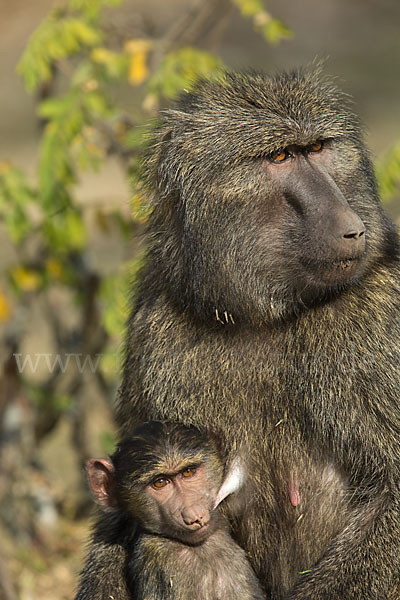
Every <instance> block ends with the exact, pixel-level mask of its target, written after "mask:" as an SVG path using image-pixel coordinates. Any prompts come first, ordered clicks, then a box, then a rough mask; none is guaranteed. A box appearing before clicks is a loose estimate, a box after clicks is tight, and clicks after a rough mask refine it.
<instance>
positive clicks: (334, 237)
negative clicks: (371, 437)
mask: <svg viewBox="0 0 400 600" xmlns="http://www.w3.org/2000/svg"><path fill="white" fill-rule="evenodd" d="M165 124H166V128H165V130H164V136H165V137H164V145H160V148H161V153H160V154H159V155H158V160H159V162H158V165H157V166H158V186H159V188H161V190H162V192H163V194H167V195H168V194H169V197H170V198H172V199H173V200H172V202H173V203H175V204H172V206H173V208H172V210H171V204H168V203H166V204H165V206H164V210H165V207H168V210H169V211H170V212H169V214H165V213H164V214H162V211H163V209H162V210H161V212H160V214H161V219H163V227H164V228H165V231H167V232H169V233H167V236H166V238H165V241H164V257H165V258H166V261H168V256H170V257H171V258H172V257H173V262H174V265H172V262H171V264H170V265H169V271H168V277H170V278H171V280H172V283H173V286H174V288H175V289H179V290H182V291H181V292H180V293H181V295H182V296H184V297H187V300H188V304H189V305H191V306H195V307H196V308H197V309H198V310H199V311H201V312H202V313H203V314H207V313H208V314H209V315H211V314H212V313H213V312H215V311H219V313H222V314H223V313H225V311H226V312H227V313H228V314H229V313H231V314H232V315H233V317H234V316H235V315H236V316H239V317H245V319H247V320H248V319H251V320H255V321H258V322H259V321H265V320H268V319H271V318H277V317H278V318H279V317H282V316H284V315H286V314H288V313H290V312H293V311H297V310H299V309H300V307H304V306H307V305H310V303H313V302H315V301H323V300H324V299H325V298H327V297H330V296H331V295H332V294H336V293H338V292H340V291H341V290H342V289H343V288H344V287H347V286H350V285H352V284H353V283H354V282H356V281H357V280H358V279H359V278H361V277H362V276H363V275H364V273H365V272H366V271H367V269H368V266H369V265H370V264H371V263H372V262H373V260H374V259H377V257H378V256H379V255H381V254H382V252H383V250H382V248H383V246H384V240H385V235H386V234H387V231H385V228H386V230H387V229H388V225H387V223H386V222H385V219H384V217H383V213H382V211H381V209H380V207H379V203H378V199H377V195H376V190H375V182H374V178H373V174H372V169H371V165H370V162H369V160H368V156H367V154H366V150H365V148H364V146H363V144H362V142H361V136H360V132H359V128H358V124H357V120H356V119H355V117H354V116H353V115H352V114H351V112H350V111H349V110H348V108H346V100H345V98H344V96H343V95H342V94H340V92H339V91H338V90H336V89H335V88H333V87H332V86H330V85H328V84H326V83H325V82H320V81H318V78H317V77H316V76H315V75H313V74H311V75H310V74H308V75H305V76H304V75H298V74H297V75H294V76H285V77H281V78H277V79H276V80H267V79H265V78H262V77H259V76H255V77H247V76H237V79H236V77H235V76H233V77H232V78H231V79H230V80H229V81H228V82H227V83H226V84H224V85H220V86H218V85H216V84H213V85H210V86H208V87H207V86H206V87H204V88H200V90H199V92H198V93H197V95H196V94H194V95H193V96H190V101H187V102H186V103H183V104H182V106H181V108H180V110H177V111H175V112H173V113H172V112H171V115H170V117H169V118H167V119H166V122H165ZM156 158H157V157H156ZM163 202H165V195H164V196H163ZM171 215H173V217H172V221H170V222H169V223H168V219H169V218H170V216H171ZM171 232H173V233H171ZM167 238H168V239H167ZM160 239H162V236H160ZM171 250H172V252H170V254H169V255H168V251H171ZM161 260H163V259H161ZM174 279H175V281H174ZM179 279H180V281H179Z"/></svg>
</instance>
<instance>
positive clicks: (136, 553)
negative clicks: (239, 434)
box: [77, 421, 264, 600]
mask: <svg viewBox="0 0 400 600" xmlns="http://www.w3.org/2000/svg"><path fill="white" fill-rule="evenodd" d="M193 465H196V466H197V468H195V469H194V470H193ZM203 466H204V470H201V467H203ZM187 468H190V469H191V470H193V472H194V474H193V475H191V476H190V481H189V479H186V480H185V479H182V475H181V471H182V470H183V469H187ZM88 470H89V478H90V483H91V487H92V491H93V493H94V495H95V498H97V499H98V500H99V501H100V503H101V504H102V505H103V507H106V508H107V510H108V511H111V512H108V513H107V514H106V515H105V517H104V519H103V521H102V525H103V528H104V526H105V530H106V531H107V530H108V531H109V532H110V533H111V534H112V535H114V540H113V539H112V537H111V536H110V537H109V547H108V551H107V550H106V549H105V548H104V546H105V544H104V546H103V548H102V545H101V544H98V542H96V541H95V543H94V544H92V548H91V554H90V555H89V558H88V564H87V567H86V568H85V569H84V570H83V572H82V575H81V582H80V587H79V592H78V596H77V598H79V599H80V600H96V599H97V598H104V599H105V598H108V599H110V598H114V600H117V599H119V600H128V599H133V598H134V599H135V600H161V599H162V600H188V599H190V598H196V599H197V600H222V599H225V598H226V599H228V598H229V599H230V600H263V599H264V594H263V592H262V589H261V586H260V584H259V583H258V581H257V579H256V577H255V575H254V572H253V570H252V568H251V567H250V564H249V561H248V559H247V557H246V554H245V552H244V551H243V550H242V548H240V546H239V545H238V544H237V543H236V542H234V541H233V539H232V537H231V536H230V534H229V525H228V523H227V521H226V519H224V518H223V517H221V514H220V512H219V509H216V508H215V506H214V505H215V500H216V497H217V492H218V490H219V489H220V488H221V485H222V482H223V473H224V468H223V464H222V460H221V457H220V454H219V451H218V449H217V446H216V444H215V442H214V441H213V440H212V439H209V437H208V436H207V435H206V434H204V433H201V432H200V431H198V430H197V429H195V428H193V427H190V428H189V427H185V426H183V425H181V424H177V423H161V422H154V421H153V422H148V423H145V424H143V425H142V426H139V427H138V428H136V429H135V430H134V431H133V432H132V434H131V435H129V436H128V437H126V438H125V439H124V440H123V441H122V442H121V443H120V444H119V445H118V447H117V450H116V452H115V453H114V454H113V455H112V456H111V457H110V460H104V459H94V460H91V461H89V463H88ZM174 472H177V475H176V476H177V478H178V479H180V480H182V481H181V483H180V484H179V486H178V487H179V489H180V490H181V491H180V492H178V490H175V484H174V483H172V480H173V478H174V476H173V475H172V473H174ZM200 472H201V474H200ZM168 474H170V475H169V476H170V479H169V480H168V479H167V478H168ZM227 477H228V478H229V473H228V475H227ZM160 478H161V481H164V482H165V481H167V480H168V481H169V483H168V484H164V485H163V486H162V490H161V489H154V485H153V484H154V481H160ZM225 481H226V479H225ZM185 482H186V485H183V484H184V483H185ZM182 487H183V489H182ZM185 488H186V489H185ZM168 489H169V490H171V489H172V490H173V491H172V492H171V491H169V492H168ZM165 491H166V492H167V493H166V494H165ZM161 492H162V493H161ZM160 493H161V496H160ZM236 504H237V506H239V503H236ZM183 509H184V510H186V511H188V510H189V511H190V513H188V512H186V515H187V516H188V515H189V514H191V515H193V516H192V517H191V518H192V519H195V518H196V517H200V515H202V516H201V519H202V525H201V526H200V521H199V523H197V522H196V523H195V522H194V521H193V523H189V522H188V521H186V522H184V521H181V518H180V516H179V513H178V511H181V510H183ZM171 511H172V512H171ZM195 515H196V516H195ZM203 515H204V516H203ZM203 519H204V521H203ZM191 525H192V526H191ZM198 525H199V526H198ZM203 527H204V529H203ZM203 530H205V531H206V533H205V534H204V535H203V534H202V531H203ZM199 533H200V538H199V537H198V534H199ZM99 534H100V531H97V537H98V538H99ZM107 559H109V560H110V563H109V564H108V563H107ZM112 569H115V572H113V570H112Z"/></svg>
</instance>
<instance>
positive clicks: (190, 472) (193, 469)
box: [182, 467, 197, 479]
mask: <svg viewBox="0 0 400 600" xmlns="http://www.w3.org/2000/svg"><path fill="white" fill-rule="evenodd" d="M196 470H197V469H196V467H187V469H184V470H183V471H182V477H185V479H187V478H188V477H193V475H194V474H195V473H196Z"/></svg>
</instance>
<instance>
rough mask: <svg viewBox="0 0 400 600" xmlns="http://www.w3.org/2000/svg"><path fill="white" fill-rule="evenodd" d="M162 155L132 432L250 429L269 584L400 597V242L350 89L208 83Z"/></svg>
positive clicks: (255, 510)
mask: <svg viewBox="0 0 400 600" xmlns="http://www.w3.org/2000/svg"><path fill="white" fill-rule="evenodd" d="M148 174H149V175H148V177H149V184H150V185H151V186H152V188H153V190H154V200H153V212H152V216H151V219H150V225H149V229H150V237H149V242H150V249H149V256H148V261H147V266H146V269H145V271H144V272H143V274H142V279H141V285H140V290H139V294H138V298H137V301H136V305H135V308H134V311H133V314H132V316H131V319H130V322H129V335H128V340H127V346H126V362H125V370H124V379H123V383H122V387H121V392H120V401H119V406H118V419H119V424H120V427H121V432H122V433H126V432H127V431H128V430H129V428H131V427H132V425H133V424H137V423H139V422H141V421H144V420H149V419H162V420H170V421H178V422H182V423H184V424H187V425H189V424H192V425H194V426H196V427H198V428H201V427H202V426H204V425H206V426H207V428H208V429H209V430H211V431H213V432H215V434H216V435H217V436H219V437H220V438H221V439H222V440H223V443H224V447H225V449H226V452H227V457H228V461H229V457H230V456H234V455H235V452H237V448H238V446H239V445H241V444H243V443H244V444H245V445H246V447H247V448H248V460H247V470H248V472H249V479H250V480H251V481H252V482H253V483H254V485H255V490H254V493H252V494H251V497H250V501H249V503H248V505H247V507H246V510H245V513H244V515H243V518H241V519H240V521H238V522H234V523H233V534H234V536H235V538H236V540H237V541H238V542H239V543H240V545H241V546H242V547H243V548H244V549H245V550H246V551H247V552H248V553H249V555H250V557H251V561H252V565H253V567H254V569H255V571H256V574H257V576H258V578H259V579H260V581H261V582H262V584H263V585H264V586H265V590H266V592H267V594H268V595H269V596H271V597H272V598H274V599H282V598H285V599H287V600H289V599H290V600H297V599H299V600H300V599H301V600H304V599H305V598H307V599H312V600H320V599H321V600H322V599H324V600H327V599H330V600H339V599H340V600H346V599H359V600H372V599H375V600H378V599H379V600H381V599H383V598H386V597H388V596H389V595H391V597H398V598H400V593H399V594H398V593H397V592H396V590H395V579H396V577H397V574H398V572H399V570H400V548H399V546H400V541H399V540H400V512H399V509H400V460H399V459H400V410H399V397H400V369H399V365H400V347H399V333H400V322H399V306H400V304H399V302H400V279H399V262H398V243H397V237H396V233H395V229H394V227H393V225H392V224H391V222H390V221H389V219H388V218H387V217H386V215H385V214H384V212H383V210H382V208H381V206H380V204H379V199H378V195H377V190H376V183H375V179H374V175H373V169H372V166H371V162H370V159H369V157H368V153H367V151H366V149H365V146H364V143H363V141H362V137H361V133H360V127H359V123H358V121H357V119H356V118H355V117H354V115H353V114H352V113H351V111H350V109H349V106H348V100H347V97H346V96H345V95H343V94H342V93H340V92H339V91H338V90H337V89H336V87H335V86H334V85H333V84H332V83H330V82H329V81H326V80H325V79H324V78H322V77H321V76H320V74H319V73H318V72H295V73H291V74H281V75H278V76H277V77H275V78H272V79H268V78H266V77H264V76H262V75H256V74H252V75H245V74H236V75H235V74H229V75H227V76H226V77H225V78H224V79H223V80H222V81H217V82H211V83H202V84H200V85H199V86H198V87H197V88H196V89H195V90H194V91H193V92H192V93H189V94H186V95H185V96H184V97H183V98H182V99H181V100H180V102H179V103H178V104H177V105H176V106H175V108H173V109H171V110H167V111H165V112H164V113H163V114H162V116H161V122H160V125H159V128H158V131H157V133H156V136H155V141H154V146H153V154H152V156H151V158H150V159H149V163H148Z"/></svg>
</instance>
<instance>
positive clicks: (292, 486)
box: [289, 475, 300, 508]
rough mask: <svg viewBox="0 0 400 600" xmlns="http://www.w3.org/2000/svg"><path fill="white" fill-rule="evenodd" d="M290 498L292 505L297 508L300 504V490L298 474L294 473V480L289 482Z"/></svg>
mask: <svg viewBox="0 0 400 600" xmlns="http://www.w3.org/2000/svg"><path fill="white" fill-rule="evenodd" d="M289 498H290V502H291V504H292V506H294V507H295V508H296V506H299V504H300V490H299V483H298V481H297V477H296V475H293V478H292V481H291V482H290V483H289Z"/></svg>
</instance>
